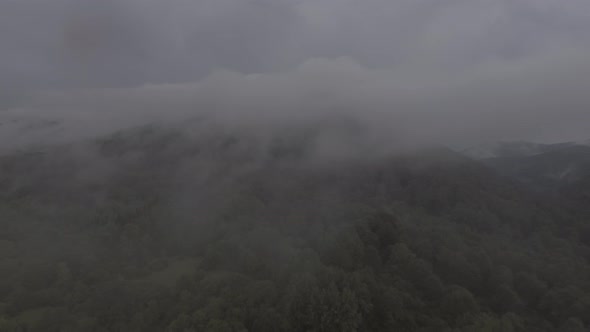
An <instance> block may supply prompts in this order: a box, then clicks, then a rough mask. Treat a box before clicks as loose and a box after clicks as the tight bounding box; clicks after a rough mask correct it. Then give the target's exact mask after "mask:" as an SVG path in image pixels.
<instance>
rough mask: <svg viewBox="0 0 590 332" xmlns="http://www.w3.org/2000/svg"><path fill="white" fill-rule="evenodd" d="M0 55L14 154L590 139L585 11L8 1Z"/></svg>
mask: <svg viewBox="0 0 590 332" xmlns="http://www.w3.org/2000/svg"><path fill="white" fill-rule="evenodd" d="M0 44H1V45H2V48H3V50H2V52H1V53H0V107H1V108H2V109H3V111H0V121H1V122H2V124H3V125H2V127H0V138H2V144H1V145H2V147H3V148H7V147H14V146H17V145H19V144H29V143H33V142H35V141H47V139H49V138H51V140H59V139H62V140H66V139H73V138H80V137H88V136H92V135H100V134H102V133H106V132H110V131H113V130H116V129H120V128H125V127H128V126H133V125H137V124H141V123H145V122H153V121H171V122H182V121H183V119H186V118H191V117H195V116H198V115H202V114H205V113H208V114H214V115H215V117H216V118H218V119H220V120H223V123H225V124H227V125H231V126H241V127H243V126H251V127H252V126H254V127H256V126H258V127H261V126H262V127H264V128H266V129H267V130H270V129H269V128H273V126H275V125H276V124H277V123H301V124H304V123H308V122H309V121H315V120H316V119H318V118H319V117H322V116H326V114H332V113H338V114H346V115H349V116H353V117H355V118H358V119H359V121H361V122H363V123H364V124H366V125H367V126H368V128H371V132H372V133H373V135H374V136H376V137H378V138H379V140H383V141H395V142H412V143H414V144H430V143H434V142H436V143H441V142H442V143H445V144H458V143H461V142H465V141H477V140H480V141H484V140H495V139H533V140H544V141H553V140H569V139H586V138H587V137H588V136H590V135H588V134H587V132H588V130H589V129H590V125H589V124H588V123H590V98H589V97H588V93H587V91H590V69H588V68H590V60H587V59H590V4H589V3H588V2H587V1H581V0H579V1H578V0H564V1H559V2H552V1H532V0H516V1H491V0H476V1H459V0H453V1H433V0H421V1H409V0H400V1H384V0H368V1H363V2H359V1H348V0H339V1H336V0H319V1H311V0H293V1H288V0H282V1H272V2H271V1H267V0H258V1H237V0H215V1H213V0H203V1H189V0H171V1H166V2H163V1H155V0H121V1H114V0H107V1H97V0H82V1H80V0H76V1H73V0H51V1H40V0H22V1H3V2H2V3H0ZM32 124H34V125H32ZM404 144H406V143H404Z"/></svg>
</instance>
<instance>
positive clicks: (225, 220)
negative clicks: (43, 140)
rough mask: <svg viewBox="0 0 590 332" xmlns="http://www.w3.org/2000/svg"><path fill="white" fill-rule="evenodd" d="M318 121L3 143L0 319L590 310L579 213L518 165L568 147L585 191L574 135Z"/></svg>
mask: <svg viewBox="0 0 590 332" xmlns="http://www.w3.org/2000/svg"><path fill="white" fill-rule="evenodd" d="M325 126H326V125H324V124H318V125H317V126H316V127H313V130H300V129H298V128H288V130H280V131H276V132H272V133H266V134H265V135H262V134H261V133H259V132H252V131H248V130H233V129H231V128H219V127H215V126H211V125H210V123H202V124H199V125H197V126H196V127H191V129H190V130H186V129H179V128H176V127H163V126H153V125H152V126H143V127H138V128H134V129H129V130H124V131H120V132H117V133H115V134H113V135H108V136H104V137H100V138H98V139H94V140H87V141H83V142H76V143H69V144H61V145H53V146H45V147H37V148H35V149H34V150H23V151H18V152H13V153H9V154H5V155H3V156H2V157H0V217H1V219H0V220H1V222H2V228H1V229H0V249H1V250H0V270H1V271H2V273H0V331H22V330H27V331H68V330H71V331H262V332H264V331H285V332H291V331H350V332H352V331H393V330H395V331H398V330H399V331H448V332H451V331H566V330H567V329H570V330H571V328H578V330H580V328H581V329H584V328H585V327H586V326H588V324H590V283H589V280H590V227H588V223H587V220H588V219H586V218H584V216H585V215H584V213H585V212H584V210H583V209H578V207H579V206H581V205H578V204H569V202H568V199H560V200H556V199H554V197H553V196H552V195H549V194H545V193H544V192H542V191H538V190H532V189H531V188H532V186H530V185H529V183H528V182H527V181H525V180H521V179H520V177H524V176H528V175H529V172H531V174H537V175H535V176H534V177H532V178H531V180H530V181H533V182H535V183H536V182H539V183H544V181H545V174H553V173H555V172H558V171H559V170H561V169H560V168H559V167H561V166H563V165H570V164H571V163H575V166H576V167H578V168H576V170H575V172H574V171H572V172H573V173H571V174H565V175H563V176H562V177H561V178H559V177H558V178H559V179H563V178H568V179H572V181H569V180H568V182H567V184H568V186H569V185H572V187H568V190H571V191H572V192H576V193H578V194H583V191H580V190H577V189H575V187H573V186H574V185H582V183H583V182H582V180H579V179H578V178H577V177H574V176H573V174H574V173H575V174H582V173H581V172H582V169H583V168H584V167H586V166H585V165H586V162H587V161H588V160H589V159H587V158H588V155H587V150H586V147H578V146H575V147H565V148H559V149H555V150H553V149H552V150H551V151H546V152H542V153H535V154H528V153H525V154H524V155H520V156H514V155H512V156H510V157H496V158H492V159H486V160H474V159H472V158H469V157H467V156H465V155H464V154H461V153H458V152H455V151H452V150H450V149H447V148H443V147H432V148H426V149H419V150H404V151H391V152H390V153H382V151H379V153H376V152H374V151H376V150H370V149H368V148H367V147H368V146H370V144H368V142H367V141H366V138H365V137H364V136H363V135H362V130H358V128H356V127H355V126H351V125H349V123H348V122H346V121H345V123H344V124H338V125H334V124H333V123H332V122H328V123H327V127H325ZM324 129H325V130H324ZM334 142H336V143H338V142H346V144H335V143H334ZM343 145H344V146H346V149H344V148H343ZM336 147H337V149H336ZM335 150H336V152H337V153H334V151H335ZM369 152H370V153H369ZM529 158H532V159H529ZM558 166H559V167H558ZM527 167H528V168H527ZM533 171H534V172H533ZM578 172H579V173H578ZM556 174H563V173H556ZM549 178H550V179H553V178H551V177H549ZM561 181H562V180H560V183H561ZM563 188H564V189H565V188H566V187H565V186H564V187H563ZM568 197H570V196H568ZM580 197H584V196H578V197H574V196H571V200H575V199H583V198H580ZM566 328H567V329H566Z"/></svg>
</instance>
